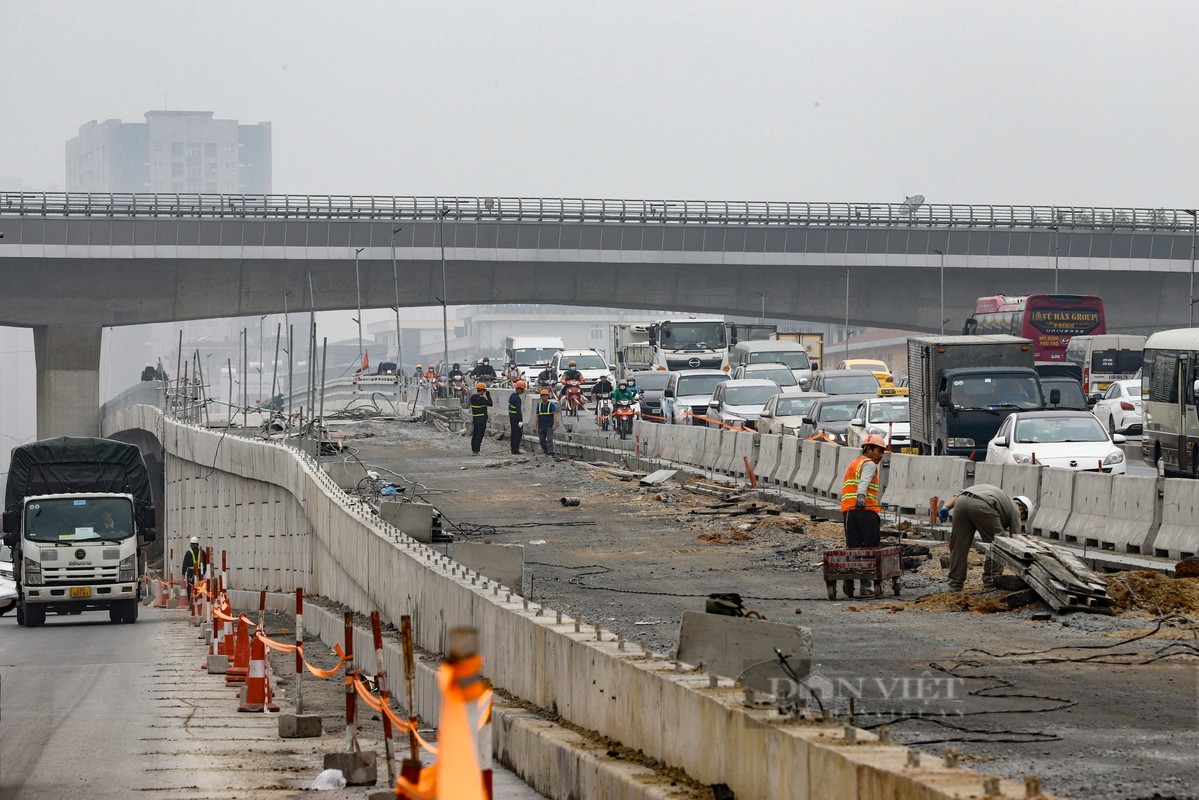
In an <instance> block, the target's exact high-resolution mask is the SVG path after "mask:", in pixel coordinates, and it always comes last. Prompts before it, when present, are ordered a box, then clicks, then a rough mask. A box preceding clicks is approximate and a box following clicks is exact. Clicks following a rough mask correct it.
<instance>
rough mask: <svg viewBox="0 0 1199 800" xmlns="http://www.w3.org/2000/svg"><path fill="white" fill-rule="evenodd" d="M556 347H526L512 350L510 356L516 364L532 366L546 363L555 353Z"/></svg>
mask: <svg viewBox="0 0 1199 800" xmlns="http://www.w3.org/2000/svg"><path fill="white" fill-rule="evenodd" d="M557 352H558V350H557V348H554V347H528V348H524V349H521V350H513V351H512V357H513V358H515V359H516V364H517V366H521V367H532V366H534V365H536V364H548V363H550V360H551V359H553V357H554V354H555V353H557Z"/></svg>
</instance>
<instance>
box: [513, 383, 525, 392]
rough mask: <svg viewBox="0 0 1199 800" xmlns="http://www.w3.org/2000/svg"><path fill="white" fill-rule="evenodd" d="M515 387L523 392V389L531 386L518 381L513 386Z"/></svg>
mask: <svg viewBox="0 0 1199 800" xmlns="http://www.w3.org/2000/svg"><path fill="white" fill-rule="evenodd" d="M513 385H514V386H515V387H516V388H517V389H521V390H523V389H524V388H525V387H527V386H528V385H529V384H527V383H525V382H524V381H517V382H516V383H515V384H513Z"/></svg>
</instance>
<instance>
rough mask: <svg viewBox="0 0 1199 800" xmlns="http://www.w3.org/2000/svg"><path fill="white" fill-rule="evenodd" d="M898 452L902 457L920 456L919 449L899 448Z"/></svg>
mask: <svg viewBox="0 0 1199 800" xmlns="http://www.w3.org/2000/svg"><path fill="white" fill-rule="evenodd" d="M899 452H901V453H903V454H904V455H909V456H918V455H920V448H919V447H901V448H899Z"/></svg>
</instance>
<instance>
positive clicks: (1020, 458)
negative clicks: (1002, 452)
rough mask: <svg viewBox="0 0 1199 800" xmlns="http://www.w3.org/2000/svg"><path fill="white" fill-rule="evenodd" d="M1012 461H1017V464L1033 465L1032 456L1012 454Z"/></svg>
mask: <svg viewBox="0 0 1199 800" xmlns="http://www.w3.org/2000/svg"><path fill="white" fill-rule="evenodd" d="M1012 461H1015V462H1016V463H1017V464H1031V463H1032V456H1031V455H1025V454H1024V453H1012Z"/></svg>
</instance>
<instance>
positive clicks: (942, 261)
mask: <svg viewBox="0 0 1199 800" xmlns="http://www.w3.org/2000/svg"><path fill="white" fill-rule="evenodd" d="M933 252H934V253H936V254H937V255H939V256H940V257H941V317H940V319H941V335H942V336H944V335H945V251H944V250H938V249H936V248H935V247H934V248H933Z"/></svg>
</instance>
